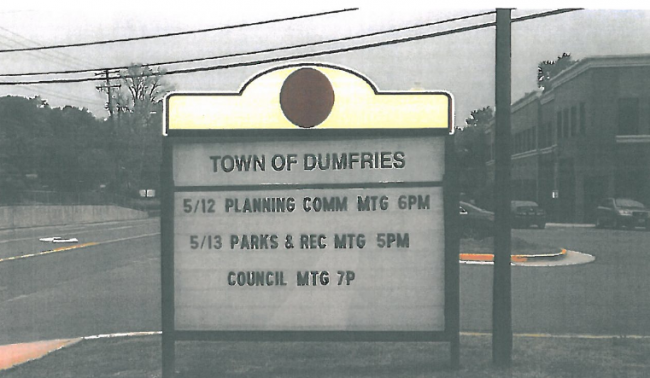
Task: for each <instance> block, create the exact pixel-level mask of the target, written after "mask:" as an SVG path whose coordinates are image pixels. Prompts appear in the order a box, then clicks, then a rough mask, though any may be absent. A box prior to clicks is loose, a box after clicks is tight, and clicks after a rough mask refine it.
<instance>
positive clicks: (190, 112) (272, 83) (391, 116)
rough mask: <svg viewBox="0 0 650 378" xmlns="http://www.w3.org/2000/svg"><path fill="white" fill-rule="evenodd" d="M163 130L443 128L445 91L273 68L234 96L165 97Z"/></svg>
mask: <svg viewBox="0 0 650 378" xmlns="http://www.w3.org/2000/svg"><path fill="white" fill-rule="evenodd" d="M165 106H166V115H167V117H166V125H165V130H164V132H165V134H166V131H167V130H250V129H257V130H263V129H267V130H272V129H300V128H311V129H449V130H452V100H451V95H450V94H449V93H446V92H440V91H437V92H421V91H418V92H414V91H408V92H380V91H377V90H376V88H375V86H374V85H373V84H372V83H371V81H370V80H368V79H367V78H365V77H363V76H362V75H360V74H358V73H356V72H353V71H351V70H348V69H343V68H340V67H335V66H330V65H323V64H298V65H291V66H283V67H276V68H273V69H271V70H269V71H266V72H263V73H261V74H258V75H256V76H255V77H253V78H252V79H251V80H250V81H249V82H248V83H246V84H245V85H244V86H243V87H242V90H241V91H240V92H239V93H223V92H221V93H219V92H215V93H182V92H173V93H171V94H169V95H168V96H167V97H166V100H165Z"/></svg>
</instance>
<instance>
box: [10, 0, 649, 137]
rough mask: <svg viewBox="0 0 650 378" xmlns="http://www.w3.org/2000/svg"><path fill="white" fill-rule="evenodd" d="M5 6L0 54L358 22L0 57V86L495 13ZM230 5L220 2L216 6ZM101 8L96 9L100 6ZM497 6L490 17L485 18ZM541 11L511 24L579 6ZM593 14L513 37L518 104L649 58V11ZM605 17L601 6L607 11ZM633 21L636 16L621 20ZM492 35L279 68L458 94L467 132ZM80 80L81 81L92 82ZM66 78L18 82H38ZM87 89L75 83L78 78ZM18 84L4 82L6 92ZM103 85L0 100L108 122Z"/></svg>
mask: <svg viewBox="0 0 650 378" xmlns="http://www.w3.org/2000/svg"><path fill="white" fill-rule="evenodd" d="M24 3H25V4H12V5H11V6H7V5H4V4H3V5H0V49H7V48H18V47H26V46H39V45H42V46H47V45H53V44H67V43H78V42H89V41H97V40H107V39H116V38H126V37H137V36H145V35H153V34H161V33H170V32H179V31H188V30H197V29H204V28H213V27H219V26H226V25H236V24H241V23H249V22H257V21H264V20H269V19H275V18H283V17H292V16H299V15H305V14H311V13H317V12H323V11H332V10H338V9H344V8H353V7H358V8H359V9H358V10H355V11H349V12H342V13H338V14H333V15H327V16H320V17H315V18H309V19H303V20H295V21H287V22H281V23H273V24H267V25H260V26H251V27H245V28H237V29H231V30H223V31H216V32H209V33H198V34H193V35H189V36H178V37H170V38H159V39H150V40H145V41H137V42H135V41H134V42H123V43H115V44H109V45H100V46H86V47H75V48H66V49H55V50H46V51H39V52H6V53H0V74H6V73H24V72H39V71H53V70H54V71H57V70H66V69H80V68H82V69H96V68H104V67H116V66H124V65H128V64H130V63H158V62H165V61H170V60H179V59H191V58H201V57H211V56H218V55H223V54H231V53H241V52H250V51H257V50H262V49H268V48H274V47H282V46H288V45H293V44H299V43H307V42H316V41H322V40H327V39H333V38H341V37H348V36H355V35H360V34H365V33H369V32H374V31H382V30H388V29H393V28H399V27H404V26H411V25H418V24H423V23H429V22H434V21H439V20H444V19H448V18H452V17H458V16H463V15H469V14H475V13H480V12H483V11H490V10H494V8H495V7H496V6H517V4H512V5H510V4H496V3H493V4H492V5H490V3H489V2H483V3H481V5H478V4H476V3H475V2H474V3H473V2H469V3H465V2H462V1H461V2H454V4H453V5H454V6H458V7H459V8H457V9H456V8H448V7H447V8H441V7H440V6H439V5H438V6H431V5H425V4H423V3H425V2H421V1H409V0H404V1H400V2H392V5H382V4H381V3H377V2H370V1H358V2H354V1H345V2H343V1H328V2H318V3H317V2H304V1H291V2H273V3H272V4H274V6H270V5H269V2H259V1H238V2H229V3H225V4H228V5H227V6H223V5H221V6H219V5H212V6H206V5H205V2H195V1H191V0H188V1H183V2H164V1H163V2H161V1H158V2H142V3H140V2H138V5H133V4H130V3H129V2H120V1H117V2H111V3H107V2H101V3H100V2H97V3H92V2H86V3H84V4H86V5H83V6H79V5H75V4H73V3H72V2H67V1H62V2H59V1H57V2H49V3H47V2H42V3H41V2H38V1H37V2H24ZM221 3H223V2H221ZM93 4H94V5H93ZM488 5H490V6H488ZM543 5H544V8H541V7H540V8H537V9H531V8H530V5H527V6H525V7H521V6H520V7H517V9H515V10H513V13H512V17H513V18H516V17H520V16H523V15H527V14H531V13H537V12H540V11H543V10H550V9H555V8H558V7H568V6H574V5H573V4H571V5H569V4H566V3H564V4H562V3H561V2H556V3H554V2H553V1H550V2H548V1H545V2H544V4H543ZM575 6H585V7H587V9H585V10H581V11H577V12H572V13H568V14H563V15H557V16H551V17H546V18H543V19H537V20H531V21H526V22H518V23H514V24H513V26H512V35H513V37H512V99H513V102H514V101H516V100H517V99H518V98H520V97H522V96H523V95H524V94H525V93H527V92H530V91H532V90H535V89H536V88H537V85H536V78H537V64H538V63H539V62H541V61H543V60H551V59H555V58H557V56H559V55H562V53H564V52H567V53H571V55H572V57H573V58H574V59H582V58H585V57H588V56H596V55H621V54H650V42H648V39H647V36H650V11H649V10H647V9H645V10H644V9H638V8H637V7H636V6H635V4H633V3H631V4H628V3H625V2H617V3H616V4H614V6H617V7H620V9H613V8H612V4H609V8H610V9H593V7H590V6H589V4H575ZM601 7H602V5H599V8H601ZM624 9H631V10H624ZM493 20H494V16H493V15H489V16H483V17H478V18H473V19H469V20H464V21H459V22H454V23H448V24H444V25H437V26H433V27H425V28H419V29H415V30H410V31H405V32H398V33H392V34H387V35H382V36H377V37H372V38H364V39H359V40H356V41H351V42H345V43H336V44H328V45H321V46H318V47H312V48H306V49H297V50H290V51H283V52H277V53H272V54H268V53H267V54H258V55H254V56H246V57H235V58H227V59H220V60H211V61H205V62H200V63H196V62H195V63H189V64H185V65H174V66H165V68H166V69H167V70H173V69H178V68H190V67H205V66H214V65H219V64H226V63H235V62H242V61H254V60H259V59H266V58H271V57H280V56H286V55H288V54H293V53H301V52H311V51H322V50H326V49H331V48H340V47H345V46H350V45H358V44H364V43H370V42H378V41H386V40H391V39H396V38H402V37H408V36H415V35H421V34H427V33H434V32H438V31H443V30H448V29H453V28H458V27H463V26H469V25H475V24H480V23H485V22H491V21H493ZM494 49H495V47H494V28H485V29H479V30H474V31H469V32H465V33H458V34H453V35H447V36H442V37H435V38H429V39H423V40H419V41H414V42H407V43H401V44H392V45H388V46H382V47H376V48H371V49H366V50H360V51H354V52H346V53H339V54H332V55H322V56H318V57H312V58H309V59H302V60H292V61H289V62H282V63H275V65H277V64H287V63H291V62H317V63H329V64H335V65H340V66H343V67H346V68H349V69H353V70H355V71H357V72H359V73H361V74H363V75H365V76H366V77H368V78H369V79H370V80H371V81H372V82H374V83H375V85H376V86H377V87H378V89H379V90H384V91H389V90H391V91H395V90H409V89H412V88H423V89H427V90H445V91H448V92H451V93H452V95H453V96H454V101H455V124H456V125H462V124H464V120H465V119H466V118H467V117H468V116H469V114H470V112H471V110H473V109H478V108H482V107H484V106H488V105H489V106H494ZM271 67H273V64H263V65H256V66H251V67H242V68H230V69H222V70H212V71H206V72H200V73H192V74H177V75H169V76H166V77H165V80H166V82H167V83H168V84H169V85H170V86H171V87H173V88H174V89H175V90H177V91H221V92H234V91H238V90H239V88H240V87H241V86H242V85H243V84H244V83H245V82H246V81H247V80H248V79H249V78H251V77H252V76H254V75H255V74H256V73H258V72H261V71H264V70H267V69H269V68H271ZM91 75H92V74H90V75H89V74H84V75H83V76H91ZM56 77H61V76H60V75H57V76H48V77H45V76H36V77H33V76H32V77H29V76H28V77H22V79H23V80H39V79H51V78H56ZM74 77H80V76H78V75H77V76H74ZM12 80H16V79H15V78H7V77H1V76H0V83H2V82H8V81H12ZM100 84H101V83H100V82H99V81H92V82H85V83H75V84H47V85H45V84H41V85H21V86H15V85H13V86H6V85H0V96H5V95H18V96H26V97H33V96H35V95H39V96H41V97H42V98H44V99H47V101H48V103H49V104H50V105H51V106H52V107H62V106H65V105H72V106H76V107H86V108H88V109H89V110H90V111H91V112H92V113H93V114H94V115H95V116H96V117H98V118H105V117H106V116H107V115H108V112H107V111H106V110H105V109H104V105H105V102H106V95H105V94H102V93H99V92H98V91H97V90H96V88H95V86H96V85H100Z"/></svg>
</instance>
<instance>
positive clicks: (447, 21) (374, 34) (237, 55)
mask: <svg viewBox="0 0 650 378" xmlns="http://www.w3.org/2000/svg"><path fill="white" fill-rule="evenodd" d="M494 13H496V12H495V11H488V12H482V13H476V14H471V15H465V16H461V17H454V18H449V19H445V20H441V21H434V22H427V23H424V24H418V25H411V26H405V27H401V28H395V29H389V30H381V31H376V32H372V33H366V34H359V35H354V36H349V37H342V38H335V39H328V40H324V41H317V42H309V43H301V44H296V45H290V46H283V47H276V48H269V49H264V50H256V51H249V52H243V53H231V54H224V55H217V56H211V57H202V58H194V59H181V60H172V61H166V62H157V63H143V64H142V65H143V66H165V65H172V64H182V63H195V62H202V61H207V60H216V59H225V58H235V57H241V56H248V55H257V54H264V53H271V52H277V51H283V50H290V49H297V48H303V47H313V46H319V45H324V44H330V43H336V42H345V41H350V40H355V39H361V38H367V37H374V36H378V35H383V34H389V33H396V32H401V31H405V30H413V29H419V28H424V27H429V26H434V25H441V24H445V23H449V22H454V21H461V20H467V19H470V18H476V17H481V16H487V15H490V14H494ZM126 68H128V66H117V67H105V68H96V69H83V70H67V71H45V72H26V73H8V74H0V77H16V76H42V75H54V74H78V73H87V72H97V71H105V70H119V69H126Z"/></svg>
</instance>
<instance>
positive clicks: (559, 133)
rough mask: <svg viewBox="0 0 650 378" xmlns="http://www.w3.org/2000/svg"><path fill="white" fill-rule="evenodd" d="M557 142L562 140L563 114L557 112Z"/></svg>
mask: <svg viewBox="0 0 650 378" xmlns="http://www.w3.org/2000/svg"><path fill="white" fill-rule="evenodd" d="M555 135H557V140H560V138H562V112H561V111H560V112H557V133H556V134H555Z"/></svg>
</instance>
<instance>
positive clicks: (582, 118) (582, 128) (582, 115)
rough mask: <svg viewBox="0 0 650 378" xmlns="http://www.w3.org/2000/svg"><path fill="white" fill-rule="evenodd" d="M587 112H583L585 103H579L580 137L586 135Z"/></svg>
mask: <svg viewBox="0 0 650 378" xmlns="http://www.w3.org/2000/svg"><path fill="white" fill-rule="evenodd" d="M586 117H587V112H586V111H585V103H584V102H581V103H580V135H585V134H587V119H586Z"/></svg>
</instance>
